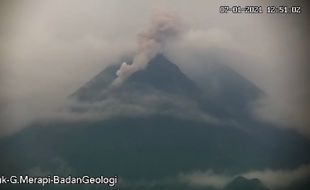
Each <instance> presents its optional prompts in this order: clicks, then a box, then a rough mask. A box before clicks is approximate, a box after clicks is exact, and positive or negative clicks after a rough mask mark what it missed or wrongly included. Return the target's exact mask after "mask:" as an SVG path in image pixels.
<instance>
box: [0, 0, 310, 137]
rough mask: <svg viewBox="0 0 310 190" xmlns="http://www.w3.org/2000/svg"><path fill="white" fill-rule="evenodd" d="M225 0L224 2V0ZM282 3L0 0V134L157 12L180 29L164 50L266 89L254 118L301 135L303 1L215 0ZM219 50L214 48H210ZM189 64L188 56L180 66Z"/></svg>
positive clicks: (33, 113) (49, 107)
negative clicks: (225, 10)
mask: <svg viewBox="0 0 310 190" xmlns="http://www.w3.org/2000/svg"><path fill="white" fill-rule="evenodd" d="M227 2H229V3H227ZM280 3H281V4H287V5H291V4H290V3H285V2H284V1H234V2H232V1H217V0H214V1H203V0H191V1H189V0H188V1H185V0H184V1H182V0H170V1H167V0H154V1H153V0H152V1H145V0H131V1H123V0H105V1H101V0H89V1H82V0H67V1H61V0H46V1H41V0H26V1H18V0H13V1H9V0H7V1H6V0H4V1H1V3H0V7H1V8H0V16H1V17H0V55H1V63H0V64H1V73H0V74H1V75H0V77H1V78H0V81H1V93H0V119H1V121H2V122H3V123H6V124H5V125H1V127H2V129H1V131H0V133H3V134H6V133H11V132H14V131H18V130H19V129H21V128H23V127H24V126H25V124H27V123H29V122H31V121H33V120H35V119H37V118H40V117H44V116H45V115H49V114H52V112H53V110H54V109H55V108H57V107H58V106H59V105H62V104H63V102H65V100H66V98H67V96H68V95H70V94H71V93H72V92H74V91H75V90H76V89H78V88H79V87H80V86H81V85H83V84H84V83H86V82H87V81H88V80H90V79H91V78H92V77H93V76H94V75H96V74H97V73H99V72H100V71H101V70H102V69H104V68H105V67H106V66H107V65H109V64H113V63H117V62H118V61H119V60H120V59H121V57H123V56H126V55H128V54H133V53H135V52H136V51H137V34H139V33H140V32H141V31H143V30H144V29H145V28H147V27H148V26H149V23H150V19H151V17H152V15H153V14H154V13H155V12H157V11H166V12H171V13H172V14H174V15H177V16H178V17H179V18H180V20H182V23H183V25H184V28H185V30H184V33H183V35H182V37H181V38H180V39H179V40H178V41H175V42H174V43H172V44H170V45H169V46H168V47H167V48H166V49H165V53H166V54H167V56H168V57H169V58H171V59H173V60H174V62H175V63H176V64H178V65H179V66H180V67H181V68H182V70H183V71H184V72H185V73H186V74H188V75H189V76H194V75H195V74H202V73H203V72H204V70H203V69H204V68H205V67H204V63H203V61H201V59H199V60H198V59H197V58H195V57H197V56H196V55H197V54H198V55H200V58H201V57H203V56H205V59H203V60H206V62H207V61H211V60H214V59H219V60H221V61H223V64H227V65H229V66H230V67H232V68H233V69H234V70H236V71H237V72H239V73H240V74H242V75H243V76H245V77H246V78H248V79H249V80H250V81H252V82H253V83H255V84H256V85H258V86H259V87H260V88H261V89H262V90H263V91H265V92H266V94H267V97H266V98H264V99H262V100H260V101H259V102H257V104H255V105H254V106H253V111H254V112H255V113H256V114H257V117H258V118H260V119H263V120H266V121H268V122H272V123H276V124H278V125H279V126H283V127H292V128H295V129H297V130H298V131H299V132H301V133H302V134H305V135H307V136H310V129H309V126H310V125H309V124H310V118H309V117H308V114H307V113H309V112H310V110H309V101H308V97H309V91H308V89H309V87H308V86H307V84H308V83H307V82H308V80H307V71H308V70H307V69H308V66H306V64H308V62H307V60H309V59H308V58H309V54H308V52H309V47H308V41H309V38H308V34H309V32H310V31H309V24H308V20H307V18H308V15H309V12H308V9H307V8H308V7H307V6H306V5H305V4H298V3H297V2H295V3H294V5H301V6H303V7H302V11H303V13H302V14H301V15H267V14H262V15H245V14H240V15H233V14H224V15H223V14H220V13H219V6H221V5H262V6H264V7H265V6H266V5H277V4H278V5H280ZM215 50H218V51H215ZM189 63H190V64H189Z"/></svg>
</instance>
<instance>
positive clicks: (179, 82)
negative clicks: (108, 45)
mask: <svg viewBox="0 0 310 190" xmlns="http://www.w3.org/2000/svg"><path fill="white" fill-rule="evenodd" d="M119 67H120V64H118V65H111V66H108V67H107V68H106V69H104V70H103V71H102V72H100V73H99V74H98V75H97V76H95V77H94V78H93V79H92V80H90V81H89V82H88V83H86V84H85V85H84V86H82V87H81V88H80V89H79V90H77V91H76V92H75V93H74V94H73V95H72V96H73V97H74V98H76V99H78V100H80V101H93V100H98V99H102V97H101V95H100V94H102V92H103V91H106V90H108V89H109V87H110V86H111V84H112V83H113V81H114V80H115V79H116V78H117V75H116V72H117V70H118V69H119ZM117 88H118V89H119V90H124V89H125V90H126V91H128V92H129V91H130V90H133V89H135V90H144V89H154V90H157V91H163V92H165V93H172V94H177V95H185V96H188V95H191V94H193V93H195V94H197V93H199V92H200V90H199V88H198V87H197V86H196V84H195V83H194V82H193V81H192V80H191V79H189V78H188V77H187V76H186V75H185V74H184V73H183V72H182V71H181V70H180V69H179V67H178V66H177V65H176V64H174V63H172V62H171V61H169V60H168V59H167V58H166V57H165V56H164V55H162V54H159V55H157V56H155V57H154V58H152V59H151V60H150V61H149V63H148V65H147V67H146V68H145V69H143V70H139V71H137V72H135V73H133V74H132V75H131V76H129V77H128V78H127V79H126V80H125V81H124V82H123V83H122V84H121V85H120V86H119V87H117Z"/></svg>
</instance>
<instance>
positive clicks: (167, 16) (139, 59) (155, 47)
mask: <svg viewBox="0 0 310 190" xmlns="http://www.w3.org/2000/svg"><path fill="white" fill-rule="evenodd" d="M182 26H183V25H182V23H181V22H180V20H179V18H178V17H177V16H176V15H175V14H173V13H170V12H163V11H158V12H156V13H155V14H154V15H153V17H152V19H151V25H150V27H149V28H148V29H146V30H145V31H142V32H141V33H140V34H139V35H138V52H137V54H136V55H135V57H134V59H133V63H132V64H131V65H129V64H127V63H126V62H124V63H123V64H122V65H121V67H120V68H119V70H118V71H117V72H116V75H117V78H116V79H115V81H114V82H113V84H114V85H117V84H120V83H122V82H123V81H124V80H125V79H126V78H128V77H129V76H130V75H132V74H133V73H135V72H136V71H139V70H142V69H144V68H145V67H146V66H147V64H148V62H149V61H150V60H151V59H152V58H153V57H155V56H156V55H157V54H158V53H160V52H161V50H162V48H163V47H164V46H165V43H166V42H167V41H169V40H171V39H173V38H175V37H177V36H179V35H180V34H181V33H182V31H183V27H182Z"/></svg>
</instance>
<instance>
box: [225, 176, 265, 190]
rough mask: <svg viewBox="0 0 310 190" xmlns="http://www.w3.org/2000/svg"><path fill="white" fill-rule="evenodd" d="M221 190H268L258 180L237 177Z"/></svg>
mask: <svg viewBox="0 0 310 190" xmlns="http://www.w3.org/2000/svg"><path fill="white" fill-rule="evenodd" d="M223 190H269V188H267V187H266V186H265V185H264V184H262V182H261V181H259V180H258V179H247V178H245V177H242V176H239V177H236V178H235V179H234V180H233V181H232V182H230V183H229V184H227V185H226V186H225V188H224V189H223Z"/></svg>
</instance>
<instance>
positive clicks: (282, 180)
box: [179, 165, 310, 190]
mask: <svg viewBox="0 0 310 190" xmlns="http://www.w3.org/2000/svg"><path fill="white" fill-rule="evenodd" d="M238 176H243V177H245V178H247V179H259V180H260V181H261V182H262V183H263V184H264V185H266V186H267V187H268V188H270V189H271V190H277V189H286V188H288V187H289V186H290V185H292V184H294V183H295V182H299V181H301V180H307V179H309V177H310V165H302V166H300V167H298V168H296V169H292V170H270V169H266V170H261V171H249V172H246V173H240V174H235V175H231V174H219V173H215V172H213V171H212V170H209V171H205V172H201V171H197V172H193V173H190V174H180V176H179V178H180V180H181V181H182V182H185V183H187V184H189V185H191V186H196V187H215V188H219V189H221V188H223V187H225V185H227V184H228V183H229V182H231V181H232V180H233V179H234V178H236V177H238Z"/></svg>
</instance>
